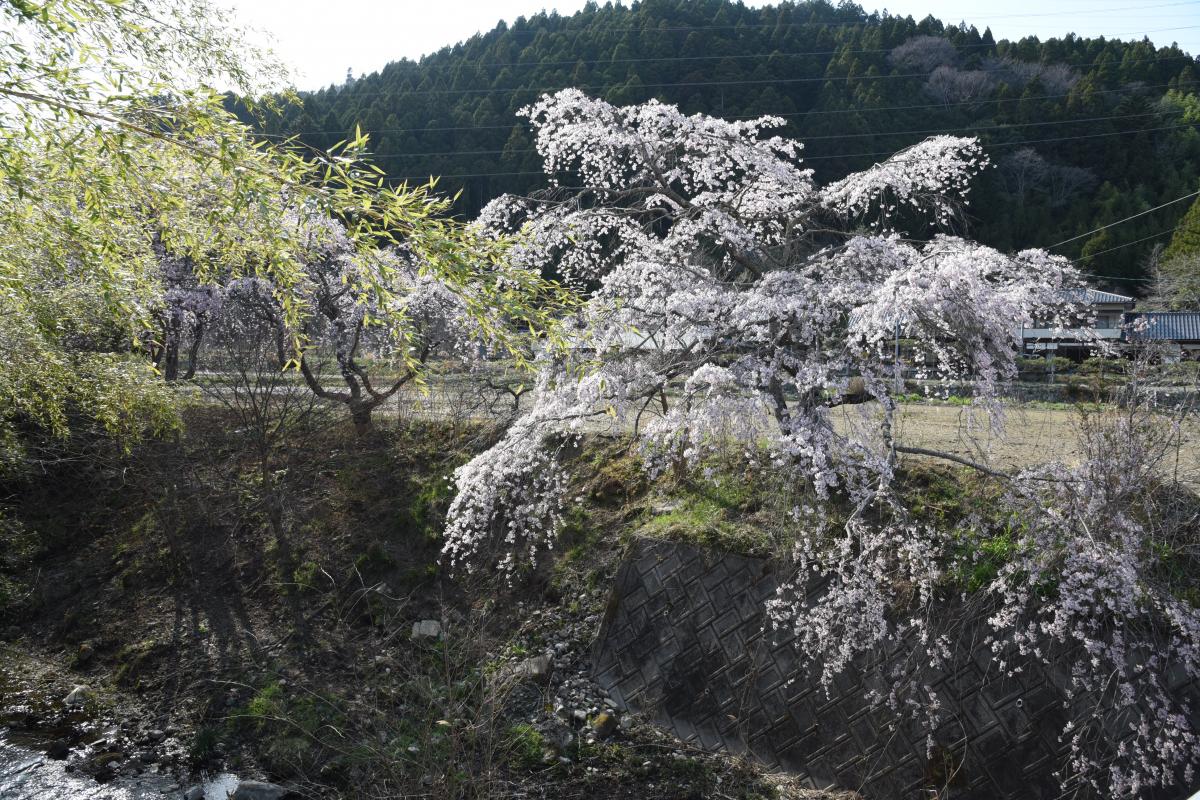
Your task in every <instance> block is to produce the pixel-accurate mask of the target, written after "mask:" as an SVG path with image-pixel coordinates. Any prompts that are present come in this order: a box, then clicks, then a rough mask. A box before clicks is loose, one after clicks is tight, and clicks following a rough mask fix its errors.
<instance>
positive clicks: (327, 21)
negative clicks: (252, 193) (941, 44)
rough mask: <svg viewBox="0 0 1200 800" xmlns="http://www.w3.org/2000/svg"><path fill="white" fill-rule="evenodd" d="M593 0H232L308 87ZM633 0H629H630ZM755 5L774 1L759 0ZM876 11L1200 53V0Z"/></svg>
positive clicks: (957, 3) (949, 4)
mask: <svg viewBox="0 0 1200 800" xmlns="http://www.w3.org/2000/svg"><path fill="white" fill-rule="evenodd" d="M585 2H586V0H341V1H340V2H337V3H332V2H330V0H223V4H224V5H226V6H227V7H230V8H232V9H233V10H234V12H235V14H236V17H237V19H238V21H239V22H240V23H241V24H242V25H243V26H245V27H248V28H251V29H253V31H254V33H253V34H252V39H254V40H256V41H258V42H259V43H262V44H266V45H268V46H270V47H271V48H272V49H273V50H274V51H275V52H276V54H277V55H278V56H279V57H280V58H281V59H282V60H283V61H284V62H285V63H286V64H288V65H289V66H290V67H291V68H292V70H293V74H294V76H295V83H296V86H297V87H298V88H300V89H316V88H320V87H323V86H328V85H329V84H331V83H341V82H342V81H343V80H345V78H346V70H347V69H351V70H353V72H354V74H355V75H363V74H366V73H369V72H374V71H376V70H378V69H380V68H381V67H383V66H384V65H385V64H387V63H388V62H389V61H396V60H398V59H401V58H405V57H407V58H411V59H418V58H420V57H421V56H422V55H425V54H427V53H431V52H434V51H436V50H439V49H440V48H442V47H444V46H446V45H450V44H454V43H456V42H459V41H462V40H463V39H467V38H470V37H471V36H473V35H474V34H476V33H480V32H485V31H488V30H491V29H492V28H493V27H494V26H495V25H496V23H497V22H498V21H499V20H501V19H504V20H509V21H511V20H514V19H516V18H517V17H519V16H530V15H533V14H536V13H537V12H539V11H541V10H543V9H546V10H555V11H558V12H559V13H560V14H572V13H574V12H576V11H578V10H579V9H580V8H582V7H583V5H584V3H585ZM625 2H626V4H628V2H629V0H625ZM747 5H751V6H761V5H766V3H765V2H754V1H753V0H751V1H750V2H747ZM859 5H861V6H862V7H863V8H865V9H867V10H868V11H883V10H884V9H886V10H888V11H890V12H891V13H893V14H899V15H905V16H908V15H911V16H913V17H914V18H916V19H922V18H924V17H925V16H927V15H929V14H933V15H934V16H935V17H938V18H940V19H942V20H943V21H945V22H948V23H958V22H960V21H963V20H965V21H966V22H967V23H968V24H972V25H975V26H976V27H978V28H979V29H980V30H983V28H984V27H991V29H992V33H993V34H994V35H995V36H996V38H997V39H1001V38H1007V39H1014V38H1020V37H1021V36H1026V35H1029V34H1035V35H1037V36H1040V37H1042V38H1046V37H1049V36H1062V35H1063V34H1066V33H1071V32H1074V33H1077V34H1079V35H1080V36H1107V37H1110V38H1112V37H1117V38H1122V39H1128V38H1141V36H1142V35H1143V34H1144V35H1148V36H1149V37H1150V39H1151V40H1152V41H1153V42H1155V43H1156V44H1169V43H1171V42H1177V43H1178V44H1179V45H1180V47H1182V48H1183V49H1184V50H1186V51H1188V52H1189V53H1191V54H1193V55H1196V54H1198V53H1200V0H1141V2H1138V0H1055V1H1054V2H1047V0H975V1H974V2H971V1H970V0H966V1H964V0H889V1H888V2H872V0H860V2H859Z"/></svg>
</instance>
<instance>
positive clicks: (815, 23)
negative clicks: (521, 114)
mask: <svg viewBox="0 0 1200 800" xmlns="http://www.w3.org/2000/svg"><path fill="white" fill-rule="evenodd" d="M1196 2H1197V0H1181V2H1174V3H1162V4H1158V5H1141V6H1117V7H1110V8H1093V9H1076V10H1072V11H1048V12H1041V13H1037V14H986V15H979V16H973V17H972V18H973V19H980V20H984V19H1011V18H1013V17H1022V18H1024V17H1047V16H1063V15H1079V14H1105V13H1112V12H1114V11H1143V10H1146V9H1151V8H1169V7H1172V6H1191V5H1195V4H1196ZM559 18H560V19H562V20H564V21H569V20H570V19H571V17H559ZM880 19H881V20H897V19H903V17H899V16H892V15H888V16H881V17H880ZM855 24H858V25H861V24H863V20H849V19H843V20H830V21H824V20H809V21H805V22H761V23H757V22H755V23H736V24H733V25H677V26H665V27H647V26H641V27H626V28H609V27H603V28H595V27H585V28H576V29H573V30H556V31H550V30H546V29H545V28H539V29H536V30H534V29H532V28H528V29H525V30H520V29H517V28H514V27H512V26H510V27H509V29H508V31H507V32H508V33H511V34H514V35H516V34H524V33H530V34H534V35H538V34H547V35H563V34H575V35H582V34H585V33H586V34H592V33H653V32H655V31H669V32H672V33H679V32H682V31H716V30H737V29H739V28H747V29H756V28H757V29H765V28H802V27H813V28H821V27H831V26H842V25H855ZM876 25H878V23H876ZM951 27H954V26H951Z"/></svg>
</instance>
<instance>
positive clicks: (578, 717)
mask: <svg viewBox="0 0 1200 800" xmlns="http://www.w3.org/2000/svg"><path fill="white" fill-rule="evenodd" d="M571 721H572V722H574V723H575V724H576V725H582V724H583V723H585V722H587V712H586V711H584V710H583V709H582V708H577V709H575V710H574V711H572V712H571Z"/></svg>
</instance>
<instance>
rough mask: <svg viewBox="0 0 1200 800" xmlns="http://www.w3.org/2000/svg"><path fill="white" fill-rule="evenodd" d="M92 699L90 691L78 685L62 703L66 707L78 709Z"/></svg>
mask: <svg viewBox="0 0 1200 800" xmlns="http://www.w3.org/2000/svg"><path fill="white" fill-rule="evenodd" d="M91 699H92V690H91V689H89V688H88V687H86V686H83V685H79V686H76V687H75V688H74V689H72V690H71V693H70V694H68V695H67V696H66V698H64V699H63V702H64V703H66V704H67V705H68V706H73V707H79V706H83V705H87V701H88V700H91Z"/></svg>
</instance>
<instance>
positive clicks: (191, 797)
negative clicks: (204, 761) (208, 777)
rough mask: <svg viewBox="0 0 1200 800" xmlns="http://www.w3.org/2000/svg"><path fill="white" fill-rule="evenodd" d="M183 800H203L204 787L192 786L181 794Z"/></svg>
mask: <svg viewBox="0 0 1200 800" xmlns="http://www.w3.org/2000/svg"><path fill="white" fill-rule="evenodd" d="M183 800H204V787H203V786H193V787H192V788H190V789H188V790H187V791H186V792H184V793H183Z"/></svg>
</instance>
